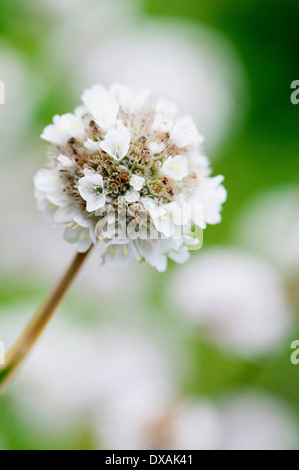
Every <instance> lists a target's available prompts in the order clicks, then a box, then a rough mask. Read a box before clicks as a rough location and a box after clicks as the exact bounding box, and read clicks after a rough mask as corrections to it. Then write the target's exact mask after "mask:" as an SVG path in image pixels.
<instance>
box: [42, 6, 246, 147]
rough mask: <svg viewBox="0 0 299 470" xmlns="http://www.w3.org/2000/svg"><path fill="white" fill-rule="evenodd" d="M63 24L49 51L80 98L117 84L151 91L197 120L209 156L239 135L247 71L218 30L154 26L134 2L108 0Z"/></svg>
mask: <svg viewBox="0 0 299 470" xmlns="http://www.w3.org/2000/svg"><path fill="white" fill-rule="evenodd" d="M99 19H100V24H101V28H99V27H98V25H99ZM60 20H61V21H60V22H59V23H57V24H56V27H55V28H54V29H53V32H52V37H50V38H49V46H48V47H49V50H55V51H56V55H57V56H58V57H60V60H61V62H62V63H63V65H64V67H67V68H69V73H70V74H72V77H73V79H72V84H71V86H72V87H73V89H75V90H76V93H77V94H78V93H79V92H80V89H81V88H84V87H86V85H88V84H92V83H95V82H98V83H103V84H104V85H106V86H108V85H110V84H111V83H113V82H115V80H117V81H119V82H123V83H126V84H127V85H131V86H134V87H140V86H146V87H149V88H150V89H151V90H152V91H153V92H154V95H155V96H156V97H159V96H165V98H167V99H171V100H173V101H175V103H176V104H177V105H178V106H179V111H180V113H182V114H183V113H188V114H192V115H193V116H194V118H195V121H196V124H197V126H198V127H199V128H200V129H201V131H202V133H203V134H204V135H205V136H206V138H207V141H206V142H207V149H208V152H210V151H211V150H216V149H217V148H218V147H219V145H221V143H222V142H223V140H224V138H225V137H226V135H227V133H228V132H229V131H230V130H231V128H230V126H231V125H232V122H233V116H234V111H235V109H236V107H237V106H238V116H239V117H238V122H241V120H242V119H241V116H242V105H243V106H244V96H245V95H246V93H245V91H244V88H245V83H244V82H245V80H244V76H243V72H242V69H241V66H240V63H239V61H238V58H237V56H236V54H235V52H234V50H233V48H232V47H231V46H230V44H229V43H228V42H227V40H226V39H225V38H223V37H220V36H218V35H217V34H216V33H214V32H212V31H211V30H209V29H207V28H203V27H200V26H199V25H198V24H196V23H194V22H191V21H188V20H185V21H184V22H183V21H182V20H180V21H179V22H178V21H175V20H169V19H167V20H150V19H148V18H145V17H143V16H142V12H141V9H140V5H139V4H138V2H135V1H128V0H126V1H125V0H111V1H110V0H109V1H107V0H102V1H100V2H97V3H92V6H91V7H90V8H83V9H82V11H80V13H78V12H76V11H75V12H73V11H72V15H64V14H62V15H61V16H60ZM74 53H75V55H76V61H75V62H74V61H73V56H74ZM78 63H80V67H77V66H76V69H75V70H74V64H75V65H77V64H78ZM241 97H242V98H241ZM234 125H236V123H234Z"/></svg>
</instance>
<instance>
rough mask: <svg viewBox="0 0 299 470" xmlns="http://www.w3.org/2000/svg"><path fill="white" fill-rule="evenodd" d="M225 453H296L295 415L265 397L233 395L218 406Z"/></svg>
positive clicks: (242, 394)
mask: <svg viewBox="0 0 299 470" xmlns="http://www.w3.org/2000/svg"><path fill="white" fill-rule="evenodd" d="M220 412H221V419H222V425H223V429H224V431H225V432H224V436H223V438H224V449H226V450H296V449H298V428H297V425H296V424H295V422H296V421H295V418H294V413H293V411H292V410H290V409H289V408H288V407H287V406H286V405H285V404H284V403H283V402H281V401H280V400H276V399H274V398H272V397H271V396H268V395H266V394H261V393H258V392H247V393H241V394H235V395H234V394H233V395H231V396H230V397H229V398H228V399H227V400H226V401H224V402H223V403H222V406H221V407H220Z"/></svg>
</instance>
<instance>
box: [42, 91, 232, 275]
mask: <svg viewBox="0 0 299 470" xmlns="http://www.w3.org/2000/svg"><path fill="white" fill-rule="evenodd" d="M148 96H149V93H148V90H146V89H144V88H142V89H138V90H134V89H132V88H130V87H127V86H125V85H120V84H115V85H112V86H111V87H110V88H109V89H106V88H105V87H103V86H101V85H95V86H93V87H92V88H91V89H89V90H85V91H84V93H83V95H82V101H83V106H79V107H78V108H76V109H75V112H74V114H65V115H63V116H55V117H54V122H53V124H51V125H50V126H48V127H46V129H45V131H44V133H43V134H42V137H43V138H44V139H46V140H48V141H49V142H51V143H53V144H54V149H52V150H51V153H50V155H49V167H48V168H47V169H44V170H41V171H40V172H38V174H37V175H36V177H35V179H34V183H35V188H36V191H35V194H36V197H37V199H38V205H39V208H40V209H41V210H43V211H44V213H45V215H46V218H47V220H51V221H52V222H53V223H55V224H66V231H65V239H66V240H67V241H68V242H70V243H76V244H77V247H78V250H79V251H84V250H85V251H86V250H88V248H89V247H90V246H91V244H95V243H96V241H97V240H100V245H101V254H102V258H103V260H105V261H106V262H108V263H110V262H111V263H116V264H127V262H128V261H131V260H132V259H136V260H146V261H147V262H148V263H149V264H150V265H152V266H155V267H156V268H157V269H158V270H159V271H164V270H165V269H166V266H167V259H168V258H170V259H172V260H174V261H176V262H178V263H183V262H185V261H186V260H187V259H188V257H189V253H188V250H187V248H186V245H188V246H190V245H192V244H193V245H194V244H195V241H196V239H195V238H192V237H191V236H190V233H191V226H192V225H194V224H196V225H199V226H200V227H201V228H205V227H206V225H207V224H208V223H209V224H215V223H218V222H220V220H221V216H220V212H221V209H222V203H223V202H224V201H225V199H226V191H225V189H224V188H223V186H222V184H221V183H222V181H223V177H215V178H211V177H210V173H211V171H210V169H209V162H208V159H207V158H206V157H204V156H203V155H202V153H201V151H200V148H199V146H200V144H201V143H202V141H203V138H202V137H201V136H200V134H199V132H198V131H197V129H196V126H195V124H194V122H193V120H192V119H191V118H190V117H184V118H180V117H177V108H176V106H175V105H174V104H173V103H171V102H169V101H166V100H164V99H163V98H160V99H159V100H158V102H157V103H156V104H151V103H149V100H148ZM196 207H197V208H200V209H198V210H195V208H196ZM114 253H115V255H114Z"/></svg>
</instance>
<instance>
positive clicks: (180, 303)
mask: <svg viewBox="0 0 299 470" xmlns="http://www.w3.org/2000/svg"><path fill="white" fill-rule="evenodd" d="M169 296H170V298H171V300H172V302H173V304H174V305H176V306H177V307H178V309H179V311H180V313H181V314H182V315H183V316H184V317H185V318H186V319H188V320H189V321H191V322H192V323H193V324H196V325H198V326H201V327H204V329H205V331H206V332H207V334H208V336H209V337H210V339H212V340H213V341H214V342H216V343H217V344H218V345H219V346H220V347H224V348H225V349H228V350H232V351H234V352H236V353H237V354H239V355H241V356H250V355H257V354H260V353H266V352H268V351H270V350H274V349H275V348H278V347H279V345H280V343H281V342H282V341H283V340H284V338H285V336H286V335H287V333H288V330H289V327H290V325H291V321H292V316H291V312H290V308H289V305H288V302H287V299H286V294H285V291H284V285H283V281H282V280H281V278H280V275H279V273H278V272H277V271H276V270H275V269H274V268H273V267H272V266H271V265H269V264H268V263H267V262H264V261H262V260H261V259H258V258H256V257H254V256H252V255H250V254H247V253H246V252H242V251H236V250H229V249H222V250H221V249H213V250H208V251H205V253H202V254H200V255H199V256H198V257H195V258H194V259H193V260H192V261H191V262H190V263H188V264H187V265H186V266H184V267H182V268H181V269H180V270H178V271H177V273H176V274H175V276H174V280H173V283H172V284H171V285H170V287H169Z"/></svg>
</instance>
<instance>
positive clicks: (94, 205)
mask: <svg viewBox="0 0 299 470" xmlns="http://www.w3.org/2000/svg"><path fill="white" fill-rule="evenodd" d="M105 202H106V198H105V195H104V194H101V195H100V196H94V197H93V198H89V199H88V200H87V201H86V210H87V212H95V211H97V210H98V209H100V208H101V207H104V205H105Z"/></svg>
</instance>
